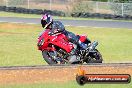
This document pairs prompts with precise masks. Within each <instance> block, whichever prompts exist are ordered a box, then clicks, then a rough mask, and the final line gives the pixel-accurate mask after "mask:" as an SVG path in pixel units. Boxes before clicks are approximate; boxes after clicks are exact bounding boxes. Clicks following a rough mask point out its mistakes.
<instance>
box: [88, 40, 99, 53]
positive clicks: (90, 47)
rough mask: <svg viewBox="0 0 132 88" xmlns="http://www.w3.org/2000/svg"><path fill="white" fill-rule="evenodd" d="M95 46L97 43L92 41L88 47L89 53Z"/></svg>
mask: <svg viewBox="0 0 132 88" xmlns="http://www.w3.org/2000/svg"><path fill="white" fill-rule="evenodd" d="M97 45H98V42H97V41H94V42H93V43H91V44H90V46H89V51H92V50H94V49H95V47H96V46H97Z"/></svg>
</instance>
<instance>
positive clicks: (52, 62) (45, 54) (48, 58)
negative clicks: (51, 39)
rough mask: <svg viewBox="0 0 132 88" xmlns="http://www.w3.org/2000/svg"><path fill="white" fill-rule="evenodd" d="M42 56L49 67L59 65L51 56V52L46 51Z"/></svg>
mask: <svg viewBox="0 0 132 88" xmlns="http://www.w3.org/2000/svg"><path fill="white" fill-rule="evenodd" d="M42 56H43V58H44V60H45V61H46V62H47V63H48V64H49V65H53V64H57V62H56V61H55V60H53V59H52V57H51V56H50V55H49V52H48V51H46V50H44V51H42Z"/></svg>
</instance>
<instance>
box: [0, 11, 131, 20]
mask: <svg viewBox="0 0 132 88" xmlns="http://www.w3.org/2000/svg"><path fill="white" fill-rule="evenodd" d="M0 17H23V18H41V15H36V14H22V13H12V12H3V11H0ZM53 18H54V19H66V20H100V21H123V22H131V20H112V19H101V18H79V17H58V16H53Z"/></svg>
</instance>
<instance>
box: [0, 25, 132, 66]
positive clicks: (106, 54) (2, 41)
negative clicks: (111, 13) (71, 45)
mask: <svg viewBox="0 0 132 88" xmlns="http://www.w3.org/2000/svg"><path fill="white" fill-rule="evenodd" d="M66 29H68V30H69V31H72V32H74V33H76V34H86V35H87V36H88V38H89V39H90V40H92V41H94V40H98V42H99V46H98V47H97V48H98V50H99V51H100V52H101V54H102V55H103V59H104V63H119V62H120V63H123V62H124V63H125V62H132V59H131V58H132V46H131V44H132V30H131V29H112V28H92V27H66ZM41 31H42V28H41V25H33V24H30V25H29V24H13V23H0V66H23V65H43V64H46V63H45V62H44V61H43V59H42V55H41V52H40V51H38V50H37V37H38V34H39V33H40V32H41Z"/></svg>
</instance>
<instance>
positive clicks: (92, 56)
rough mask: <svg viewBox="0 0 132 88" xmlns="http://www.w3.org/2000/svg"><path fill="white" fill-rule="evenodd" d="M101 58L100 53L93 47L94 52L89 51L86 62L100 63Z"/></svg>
mask: <svg viewBox="0 0 132 88" xmlns="http://www.w3.org/2000/svg"><path fill="white" fill-rule="evenodd" d="M102 61H103V58H102V55H101V53H100V52H99V51H98V50H97V49H95V50H94V52H90V53H89V59H88V60H87V62H86V63H102Z"/></svg>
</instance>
